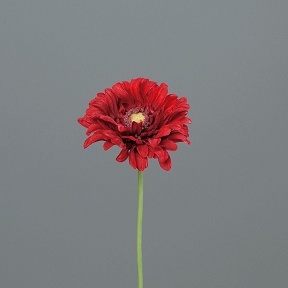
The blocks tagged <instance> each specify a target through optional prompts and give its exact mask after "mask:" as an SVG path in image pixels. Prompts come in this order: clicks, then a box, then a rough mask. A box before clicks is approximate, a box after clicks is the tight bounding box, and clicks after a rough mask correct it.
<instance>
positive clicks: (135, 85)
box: [130, 78, 143, 102]
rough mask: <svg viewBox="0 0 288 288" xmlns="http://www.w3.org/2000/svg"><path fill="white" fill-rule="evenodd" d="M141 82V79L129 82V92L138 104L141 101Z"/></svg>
mask: <svg viewBox="0 0 288 288" xmlns="http://www.w3.org/2000/svg"><path fill="white" fill-rule="evenodd" d="M141 81H142V78H135V79H132V80H131V82H130V91H131V93H132V95H133V97H134V99H135V100H138V101H139V102H142V101H143V99H142V96H141V94H140V89H139V85H140V82H141ZM135 102H136V101H135Z"/></svg>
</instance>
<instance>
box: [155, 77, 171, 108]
mask: <svg viewBox="0 0 288 288" xmlns="http://www.w3.org/2000/svg"><path fill="white" fill-rule="evenodd" d="M157 90H158V91H157V97H156V99H155V100H156V101H155V102H154V103H152V105H153V107H154V109H155V110H157V109H159V108H160V107H161V106H162V104H163V102H164V101H165V99H166V96H167V94H168V86H167V84H165V83H162V84H161V85H160V86H159V88H158V89H157Z"/></svg>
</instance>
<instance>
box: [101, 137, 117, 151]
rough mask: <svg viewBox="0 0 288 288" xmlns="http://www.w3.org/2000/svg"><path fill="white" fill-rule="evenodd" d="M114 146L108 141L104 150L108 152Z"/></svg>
mask: <svg viewBox="0 0 288 288" xmlns="http://www.w3.org/2000/svg"><path fill="white" fill-rule="evenodd" d="M114 145H115V144H113V143H112V142H111V141H110V140H108V141H106V142H104V144H103V149H104V150H105V151H106V150H108V149H110V148H111V147H112V146H114Z"/></svg>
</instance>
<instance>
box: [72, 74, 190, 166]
mask: <svg viewBox="0 0 288 288" xmlns="http://www.w3.org/2000/svg"><path fill="white" fill-rule="evenodd" d="M189 108H190V106H189V104H188V103H187V99H186V98H185V97H182V98H178V96H177V95H175V94H168V86H167V85H166V84H165V83H162V84H160V85H158V84H157V83H156V82H154V81H150V80H149V79H145V78H135V79H132V80H131V81H130V82H127V81H123V82H122V83H120V82H119V83H116V84H114V85H113V86H112V88H106V89H105V91H104V93H98V94H97V95H96V97H95V98H94V99H93V100H91V101H90V103H89V108H88V109H87V110H86V114H85V115H84V117H82V118H79V119H78V122H79V123H80V124H81V125H82V126H84V127H86V128H87V132H86V134H87V136H89V137H88V138H87V139H86V140H85V142H84V148H87V147H88V146H89V145H91V144H93V143H94V142H97V141H105V142H104V145H103V148H104V150H108V149H109V148H111V147H112V146H114V145H117V146H119V147H120V148H121V151H120V153H119V155H118V156H117V158H116V160H117V161H118V162H123V161H125V160H126V159H127V158H129V163H130V165H131V166H132V167H133V168H134V169H138V170H139V171H143V170H144V169H145V168H147V167H148V158H155V159H158V161H159V164H160V166H161V167H162V168H163V169H165V170H167V171H168V170H170V169H171V166H172V162H171V158H170V155H169V153H168V151H176V150H177V148H178V146H177V144H176V143H177V142H185V143H187V144H190V141H189V140H188V139H187V138H188V136H189V134H188V127H187V125H186V124H191V123H192V121H191V120H190V119H189V118H188V117H186V115H187V113H188V109H189Z"/></svg>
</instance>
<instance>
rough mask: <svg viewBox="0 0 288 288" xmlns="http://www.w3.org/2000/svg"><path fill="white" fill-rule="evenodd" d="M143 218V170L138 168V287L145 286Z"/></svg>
mask: <svg viewBox="0 0 288 288" xmlns="http://www.w3.org/2000/svg"><path fill="white" fill-rule="evenodd" d="M142 218H143V172H141V171H139V170H138V219H137V268H138V288H143V270H142Z"/></svg>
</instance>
